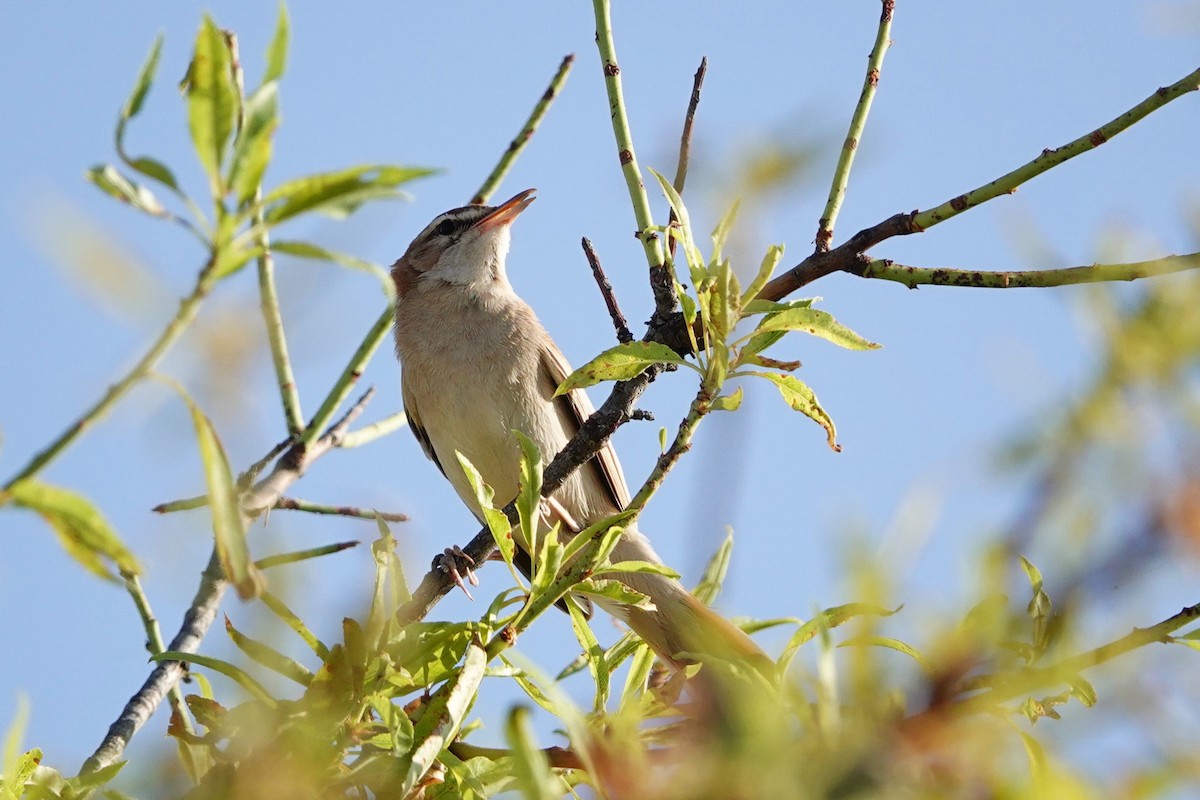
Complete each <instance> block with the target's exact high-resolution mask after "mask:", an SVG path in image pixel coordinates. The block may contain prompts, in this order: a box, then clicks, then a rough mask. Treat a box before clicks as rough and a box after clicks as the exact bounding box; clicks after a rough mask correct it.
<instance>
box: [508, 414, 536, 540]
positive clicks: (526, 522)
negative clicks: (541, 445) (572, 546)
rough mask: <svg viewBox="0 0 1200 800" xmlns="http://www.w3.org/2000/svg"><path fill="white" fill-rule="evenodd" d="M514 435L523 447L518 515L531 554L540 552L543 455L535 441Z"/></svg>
mask: <svg viewBox="0 0 1200 800" xmlns="http://www.w3.org/2000/svg"><path fill="white" fill-rule="evenodd" d="M513 435H514V436H516V437H517V441H518V442H519V443H520V445H521V470H520V471H521V477H520V491H519V492H518V493H517V513H518V515H519V518H520V520H521V532H522V533H523V534H524V535H525V541H526V542H528V543H529V552H531V553H536V552H537V551H538V545H537V534H538V524H539V523H540V522H541V517H542V454H541V452H540V451H539V450H538V447H537V445H536V444H534V443H533V440H532V439H530V438H529V437H528V436H526V435H525V434H524V433H522V432H521V431H518V430H515V429H514V430H513Z"/></svg>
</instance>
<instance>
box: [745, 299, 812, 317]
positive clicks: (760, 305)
mask: <svg viewBox="0 0 1200 800" xmlns="http://www.w3.org/2000/svg"><path fill="white" fill-rule="evenodd" d="M820 299H821V298H819V297H802V298H800V299H798V300H788V301H787V302H783V303H777V302H775V301H774V300H763V299H761V298H755V299H754V300H748V301H746V302H745V303H743V304H742V316H745V317H749V316H753V315H754V314H769V313H771V312H772V311H788V310H789V309H793V308H810V307H811V306H812V304H813V303H815V302H817V301H818V300H820Z"/></svg>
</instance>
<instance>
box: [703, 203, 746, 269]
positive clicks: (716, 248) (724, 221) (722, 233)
mask: <svg viewBox="0 0 1200 800" xmlns="http://www.w3.org/2000/svg"><path fill="white" fill-rule="evenodd" d="M741 204H742V201H741V199H736V200H734V201H733V203H732V204H731V205H730V206H729V210H728V211H726V212H725V215H724V216H723V217H721V221H720V222H718V223H717V227H715V228H713V232H712V243H713V249H712V255H711V256H709V259H710V260H711V261H713V262H719V261H720V260H721V255H722V253H723V252H724V250H725V242H726V241H728V239H729V232H730V231H731V230H733V223H734V222H735V221H736V220H737V215H738V208H739V207H740V206H741Z"/></svg>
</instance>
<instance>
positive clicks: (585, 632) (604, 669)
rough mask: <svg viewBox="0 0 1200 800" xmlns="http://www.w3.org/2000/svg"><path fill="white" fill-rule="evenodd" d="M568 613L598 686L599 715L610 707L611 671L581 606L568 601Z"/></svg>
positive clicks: (593, 707) (595, 709)
mask: <svg viewBox="0 0 1200 800" xmlns="http://www.w3.org/2000/svg"><path fill="white" fill-rule="evenodd" d="M567 611H568V612H569V613H570V615H571V629H572V630H574V631H575V638H576V639H577V640H578V641H579V644H580V646H581V647H583V656H584V658H585V660H586V661H587V666H588V670H589V671H590V672H591V673H592V681H593V682H594V683H595V684H596V699H595V701H594V702H593V704H592V710H593V711H594V712H596V713H597V714H600V713H603V712H604V709H605V707H606V706H607V705H608V693H609V684H610V683H611V681H612V674H611V670H610V668H609V666H608V663H607V661H606V660H605V657H604V648H603V647H601V646H600V642H599V640H597V639H596V634H595V633H594V632H593V631H592V628H591V626H590V625H588V621H587V618H586V617H584V615H583V611H582V610H581V609H580V608H579V604H578V603H575V602H573V601H570V600H568V602H567Z"/></svg>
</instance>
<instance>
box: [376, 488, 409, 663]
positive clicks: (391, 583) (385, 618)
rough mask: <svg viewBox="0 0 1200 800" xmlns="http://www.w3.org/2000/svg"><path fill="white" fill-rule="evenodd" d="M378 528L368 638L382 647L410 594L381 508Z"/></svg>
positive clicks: (392, 537) (393, 538)
mask: <svg viewBox="0 0 1200 800" xmlns="http://www.w3.org/2000/svg"><path fill="white" fill-rule="evenodd" d="M375 527H376V529H377V530H378V531H379V538H378V539H376V540H375V541H374V542H373V543H372V544H371V556H372V557H373V558H374V559H375V591H374V592H372V594H371V610H370V612H369V613H368V615H367V639H368V640H369V641H370V642H371V646H372V647H375V648H380V647H383V645H384V643H385V642H387V640H388V639H389V638H391V630H392V624H393V620H394V619H395V615H396V609H397V608H399V606H400V604H401V603H402V602H405V601H406V600H408V599H409V598H410V595H409V593H408V586H407V585H405V583H404V570H403V569H402V568H401V566H400V560H399V559H398V558H397V557H396V539H395V537H394V536H392V529H391V528H389V527H388V524H387V522H386V521H385V520H384V518H383V517H382V516H380V514H379V512H378V511H377V512H375ZM389 589H390V592H389Z"/></svg>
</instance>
